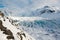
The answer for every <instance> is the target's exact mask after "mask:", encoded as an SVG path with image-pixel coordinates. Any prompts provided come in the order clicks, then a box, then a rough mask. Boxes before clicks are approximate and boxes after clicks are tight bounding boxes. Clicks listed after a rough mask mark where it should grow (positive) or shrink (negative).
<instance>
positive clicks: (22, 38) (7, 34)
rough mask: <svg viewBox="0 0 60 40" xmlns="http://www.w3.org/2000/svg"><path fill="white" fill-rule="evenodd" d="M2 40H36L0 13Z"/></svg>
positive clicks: (0, 34)
mask: <svg viewBox="0 0 60 40" xmlns="http://www.w3.org/2000/svg"><path fill="white" fill-rule="evenodd" d="M0 40H35V39H34V38H33V37H31V36H30V35H28V33H26V32H25V31H23V30H20V29H18V28H17V27H16V26H14V25H13V24H12V23H11V21H10V19H9V18H8V17H6V16H5V15H4V13H2V12H1V11H0Z"/></svg>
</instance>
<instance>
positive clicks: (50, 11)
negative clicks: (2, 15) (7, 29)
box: [10, 6, 60, 40]
mask: <svg viewBox="0 0 60 40" xmlns="http://www.w3.org/2000/svg"><path fill="white" fill-rule="evenodd" d="M33 12H34V14H32V15H33V16H35V17H18V18H17V17H10V18H11V19H13V21H14V22H13V25H15V24H16V23H17V24H18V25H19V29H22V30H24V31H26V32H27V33H29V34H30V35H31V36H32V37H34V38H35V39H36V40H60V17H59V16H60V10H59V9H58V8H54V7H49V6H45V7H44V8H41V9H38V10H36V11H33ZM36 16H37V17H36ZM33 19H34V20H33ZM15 20H16V21H15ZM21 20H23V21H21Z"/></svg>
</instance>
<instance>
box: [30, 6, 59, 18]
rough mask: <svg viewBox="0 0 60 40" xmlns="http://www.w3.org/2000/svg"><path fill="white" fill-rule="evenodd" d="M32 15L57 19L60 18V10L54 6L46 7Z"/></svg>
mask: <svg viewBox="0 0 60 40" xmlns="http://www.w3.org/2000/svg"><path fill="white" fill-rule="evenodd" d="M31 15H32V16H38V17H43V18H49V19H56V18H59V16H60V8H58V7H53V6H52V7H51V6H44V7H42V8H39V9H36V10H34V11H32V13H31Z"/></svg>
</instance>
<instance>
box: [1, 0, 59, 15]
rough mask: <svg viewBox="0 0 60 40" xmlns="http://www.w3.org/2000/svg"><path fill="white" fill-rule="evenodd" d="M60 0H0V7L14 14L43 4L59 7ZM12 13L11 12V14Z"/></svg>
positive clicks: (31, 9) (26, 11) (25, 11)
mask: <svg viewBox="0 0 60 40" xmlns="http://www.w3.org/2000/svg"><path fill="white" fill-rule="evenodd" d="M59 3H60V0H0V8H5V9H7V10H10V11H12V13H14V15H17V14H22V13H23V14H24V13H27V14H28V12H31V11H33V10H35V9H38V8H41V7H43V6H45V5H49V6H57V7H60V4H59ZM12 15H13V14H12Z"/></svg>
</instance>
